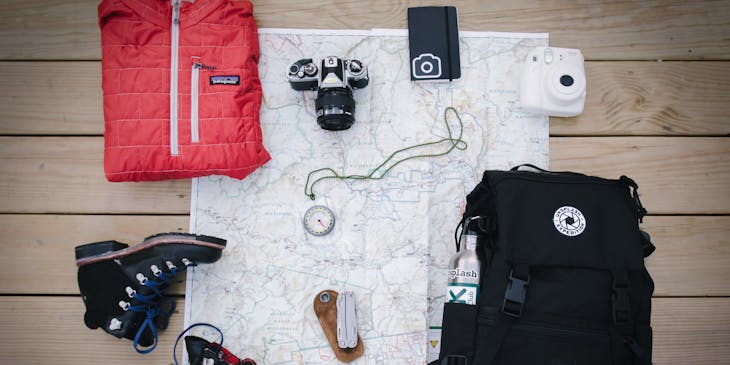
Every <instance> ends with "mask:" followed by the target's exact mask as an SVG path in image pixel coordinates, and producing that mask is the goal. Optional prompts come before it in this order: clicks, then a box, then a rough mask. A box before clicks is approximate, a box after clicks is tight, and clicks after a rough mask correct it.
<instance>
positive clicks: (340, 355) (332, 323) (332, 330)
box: [314, 290, 365, 362]
mask: <svg viewBox="0 0 730 365" xmlns="http://www.w3.org/2000/svg"><path fill="white" fill-rule="evenodd" d="M337 296H338V294H337V292H336V291H334V290H323V291H321V292H319V293H317V296H315V297H314V313H315V314H316V315H317V318H318V319H319V324H320V325H321V326H322V330H323V331H324V335H325V337H327V341H329V343H330V347H332V350H334V352H335V356H336V357H337V360H340V361H342V362H351V361H353V360H355V359H357V358H358V357H360V356H362V354H363V352H365V347H364V346H363V344H362V339H361V338H360V334H358V335H357V346H355V348H353V349H341V348H340V347H339V346H338V345H337Z"/></svg>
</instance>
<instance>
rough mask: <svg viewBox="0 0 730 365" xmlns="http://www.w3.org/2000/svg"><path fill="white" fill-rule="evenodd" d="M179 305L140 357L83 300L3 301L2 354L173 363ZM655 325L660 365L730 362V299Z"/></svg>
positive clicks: (668, 308)
mask: <svg viewBox="0 0 730 365" xmlns="http://www.w3.org/2000/svg"><path fill="white" fill-rule="evenodd" d="M177 303H178V306H177V311H176V313H175V314H173V316H172V317H171V318H170V326H169V327H168V329H167V330H165V331H163V332H161V333H160V336H159V338H160V343H159V345H158V346H157V349H156V350H155V351H154V352H152V353H151V354H149V355H145V356H142V355H139V354H137V353H135V352H134V350H133V349H132V343H131V341H129V340H123V339H117V338H115V337H113V336H111V335H109V334H106V333H105V332H103V331H102V330H100V329H97V330H90V329H88V328H86V326H84V323H83V313H84V305H83V303H82V301H81V298H78V297H54V298H45V297H22V296H21V297H0V322H1V323H3V331H0V353H2V354H3V361H4V362H5V363H8V364H30V363H33V364H42V363H52V364H87V363H91V362H93V363H99V364H169V363H171V361H172V360H171V356H172V355H171V354H172V345H173V343H174V340H175V337H177V334H178V333H180V331H181V330H182V317H183V315H182V313H183V303H182V301H178V302H177ZM312 316H314V314H312ZM292 320H303V319H301V318H293V319H292ZM652 326H653V327H654V351H653V354H654V364H656V365H664V364H672V365H674V364H723V363H725V360H726V359H728V358H730V347H728V346H727V344H728V343H730V298H674V299H654V300H653V310H652ZM235 341H236V339H233V338H226V342H227V343H230V342H235ZM424 345H425V344H424ZM31 349H32V351H30V350H31ZM366 351H367V350H366ZM237 355H241V356H248V355H249V354H245V353H244V354H241V353H239V354H237ZM254 360H258V359H254Z"/></svg>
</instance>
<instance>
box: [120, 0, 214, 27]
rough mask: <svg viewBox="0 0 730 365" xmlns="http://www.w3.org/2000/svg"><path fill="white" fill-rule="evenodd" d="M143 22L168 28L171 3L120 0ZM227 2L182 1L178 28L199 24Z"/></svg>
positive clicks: (205, 0) (163, 0)
mask: <svg viewBox="0 0 730 365" xmlns="http://www.w3.org/2000/svg"><path fill="white" fill-rule="evenodd" d="M120 1H121V2H122V3H123V4H124V5H126V6H127V7H129V8H130V9H132V11H134V12H135V13H137V14H138V15H139V16H140V17H141V18H142V19H143V20H145V21H149V22H151V23H153V24H156V25H158V26H160V27H165V28H167V27H170V25H171V21H172V2H171V1H170V0H152V1H149V0H146V1H145V0H120ZM227 2H228V1H227V0H195V2H192V3H191V2H189V1H185V0H182V1H181V7H180V28H187V27H190V26H193V25H196V24H198V23H200V22H201V21H202V20H203V19H205V18H206V17H208V16H209V15H210V14H211V13H213V12H214V11H215V10H217V9H219V8H221V7H223V6H224V5H225V4H226V3H227Z"/></svg>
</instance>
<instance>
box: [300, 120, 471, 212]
mask: <svg viewBox="0 0 730 365" xmlns="http://www.w3.org/2000/svg"><path fill="white" fill-rule="evenodd" d="M449 111H451V112H452V113H454V115H455V116H456V119H457V120H458V121H459V136H458V137H457V138H454V136H453V133H452V131H451V127H450V126H449V120H448V112H449ZM444 124H445V125H446V130H447V131H448V132H449V136H448V137H446V138H442V139H440V140H438V141H432V142H426V143H421V144H417V145H413V146H410V147H406V148H402V149H399V150H397V151H395V152H393V153H392V154H391V155H390V156H389V157H388V158H387V159H385V161H383V162H382V163H381V164H380V165H378V167H376V168H374V169H373V170H372V171H370V173H369V174H367V175H340V174H338V173H337V172H336V171H335V170H333V169H331V168H329V167H323V168H321V169H317V170H313V171H310V172H309V174H308V175H307V182H306V183H305V184H304V195H306V196H308V197H309V198H310V199H312V200H314V199H315V197H316V196H315V195H314V185H316V184H317V183H318V182H320V181H322V180H325V179H339V180H380V179H382V178H383V177H385V175H387V174H388V172H390V170H392V169H393V168H394V167H396V166H398V165H399V164H401V163H402V162H405V161H408V160H413V159H416V158H427V157H438V156H444V155H447V154H449V153H450V152H451V151H453V150H454V149H458V150H460V151H463V150H465V149H466V148H467V147H468V145H467V143H466V141H464V140H463V139H461V137H462V135H463V134H464V122H463V121H462V120H461V115H459V112H458V111H457V110H456V109H454V108H452V107H448V108H446V110H444ZM444 142H449V144H450V145H449V148H448V149H447V150H446V151H444V152H440V153H433V154H422V155H415V156H410V157H406V158H403V159H400V160H397V161H395V162H394V163H393V164H392V165H390V167H388V168H387V169H385V170H384V171H383V172H382V173H380V174H379V175H377V176H375V173H376V172H378V171H379V170H381V169H382V168H383V167H384V166H385V165H387V164H388V162H390V161H391V160H392V159H394V158H395V156H396V155H398V154H399V153H403V152H407V151H410V150H413V149H416V148H420V147H426V146H431V145H438V144H441V143H444ZM322 171H326V172H328V173H329V175H325V176H321V177H319V178H317V179H315V180H313V181H312V184H311V185H310V184H309V181H310V180H311V179H312V175H314V174H317V173H319V172H322Z"/></svg>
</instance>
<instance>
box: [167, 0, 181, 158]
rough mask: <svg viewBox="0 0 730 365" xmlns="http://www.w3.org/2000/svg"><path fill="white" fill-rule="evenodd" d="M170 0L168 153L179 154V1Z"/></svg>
mask: <svg viewBox="0 0 730 365" xmlns="http://www.w3.org/2000/svg"><path fill="white" fill-rule="evenodd" d="M170 1H171V2H172V29H171V45H170V154H171V155H173V156H177V155H179V154H180V150H179V148H180V146H178V126H177V97H178V95H177V79H178V76H177V72H178V63H179V55H178V51H179V47H180V1H181V0H170Z"/></svg>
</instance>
